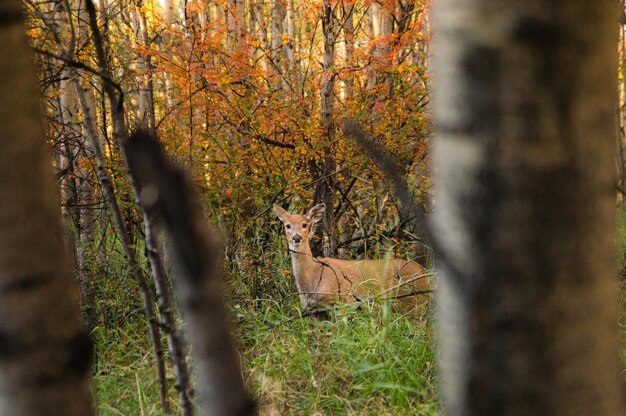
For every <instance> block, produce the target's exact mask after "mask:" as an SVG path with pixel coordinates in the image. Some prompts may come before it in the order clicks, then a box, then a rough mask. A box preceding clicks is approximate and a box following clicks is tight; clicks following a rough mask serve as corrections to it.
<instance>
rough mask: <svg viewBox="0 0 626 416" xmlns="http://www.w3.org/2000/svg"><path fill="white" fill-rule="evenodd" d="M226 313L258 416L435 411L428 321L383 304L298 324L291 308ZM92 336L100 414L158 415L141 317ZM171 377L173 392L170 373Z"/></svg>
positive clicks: (236, 309) (268, 307)
mask: <svg viewBox="0 0 626 416" xmlns="http://www.w3.org/2000/svg"><path fill="white" fill-rule="evenodd" d="M232 310H233V315H234V318H235V319H236V323H237V326H236V331H235V333H236V338H237V340H238V344H239V350H240V353H241V359H242V363H243V367H244V374H245V376H246V378H247V382H248V384H249V385H250V386H251V387H252V389H253V391H254V394H255V395H256V397H257V400H258V402H259V406H260V409H261V414H262V415H272V416H273V415H403V414H412V415H435V414H438V412H439V411H438V409H439V407H438V406H439V405H438V397H437V387H436V386H437V380H436V372H435V365H434V362H435V351H434V349H433V345H434V342H433V331H432V325H431V323H430V322H429V320H417V319H414V318H407V317H404V316H402V315H398V314H396V313H394V312H393V311H391V309H390V308H389V307H388V306H385V305H374V306H365V307H361V308H359V310H358V311H357V310H355V307H350V306H348V307H347V308H345V310H340V311H338V312H337V313H336V314H335V315H334V317H333V318H332V319H330V320H320V319H315V318H300V317H299V316H298V309H297V306H296V305H288V306H287V307H284V306H283V305H281V304H279V303H277V302H270V301H266V302H263V305H257V307H256V308H253V309H251V310H248V309H245V308H242V307H240V306H238V305H235V306H234V308H233V309H232ZM95 335H96V345H97V347H96V348H97V359H96V369H95V395H96V404H97V408H98V414H99V415H159V414H161V413H160V407H159V398H158V385H157V380H156V371H155V369H154V365H153V363H152V351H151V348H150V344H149V342H148V339H149V337H148V336H147V330H146V326H145V324H143V323H142V322H141V319H139V320H137V321H136V322H132V320H128V321H127V323H126V324H124V325H122V326H120V327H116V328H115V329H109V330H107V331H97V333H96V334H95ZM168 379H169V381H170V384H171V385H173V384H174V379H173V373H172V372H171V369H168ZM171 388H172V394H171V397H172V398H175V397H176V394H175V392H174V391H173V387H171ZM173 401H174V402H175V400H173ZM173 404H174V406H175V403H173Z"/></svg>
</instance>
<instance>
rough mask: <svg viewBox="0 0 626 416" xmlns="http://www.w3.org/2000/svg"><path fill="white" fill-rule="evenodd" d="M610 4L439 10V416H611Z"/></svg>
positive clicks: (474, 0) (618, 381)
mask: <svg viewBox="0 0 626 416" xmlns="http://www.w3.org/2000/svg"><path fill="white" fill-rule="evenodd" d="M616 6H617V2H614V1H612V0H598V1H594V2H590V1H585V0H573V1H570V2H560V3H555V2H552V1H547V0H538V1H533V2H527V1H521V0H518V1H510V2H492V1H489V0H442V1H440V2H438V3H437V7H436V9H435V23H436V25H435V27H436V30H437V34H436V40H435V44H434V47H433V49H434V50H436V54H435V55H434V60H435V61H434V74H435V87H436V89H435V103H434V113H435V119H436V125H437V136H438V138H437V141H436V144H435V149H434V150H435V152H434V161H435V169H434V170H435V172H437V175H438V176H437V178H436V181H435V182H436V184H437V188H436V193H435V201H436V204H437V208H436V209H435V219H434V226H435V227H434V228H435V233H436V234H435V241H436V243H437V244H436V249H437V251H438V255H439V261H438V264H439V267H440V272H441V276H440V281H439V296H438V298H439V300H438V303H439V306H438V308H439V314H440V316H439V328H440V337H441V346H440V352H441V360H442V364H441V368H442V373H441V374H442V382H443V401H444V405H445V410H446V412H447V414H449V415H452V416H454V415H532V414H534V415H539V414H542V415H605V416H606V415H609V416H610V415H623V414H624V408H623V403H624V400H623V377H622V368H623V366H622V364H621V362H620V354H619V348H618V338H619V337H618V331H617V321H618V308H617V305H618V299H617V286H616V281H615V274H616V270H615V244H614V238H615V237H614V236H615V234H614V230H615V223H614V216H615V206H614V190H615V176H614V169H613V160H614V159H613V158H614V148H615V144H614V122H613V120H614V108H615V101H614V96H615V80H616V79H617V78H616V68H617V65H616V57H615V53H616V47H615V46H616V45H615V40H616V24H615V23H616V22H617V13H616V12H617V9H616Z"/></svg>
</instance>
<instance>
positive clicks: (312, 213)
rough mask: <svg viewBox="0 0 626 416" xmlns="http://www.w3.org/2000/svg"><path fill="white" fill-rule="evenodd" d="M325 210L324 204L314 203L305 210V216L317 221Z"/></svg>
mask: <svg viewBox="0 0 626 416" xmlns="http://www.w3.org/2000/svg"><path fill="white" fill-rule="evenodd" d="M324 211H326V205H324V204H319V205H315V206H314V207H313V208H311V209H310V210H309V212H307V214H306V216H307V218H308V219H309V221H311V222H318V221H319V220H321V219H322V214H323V213H324Z"/></svg>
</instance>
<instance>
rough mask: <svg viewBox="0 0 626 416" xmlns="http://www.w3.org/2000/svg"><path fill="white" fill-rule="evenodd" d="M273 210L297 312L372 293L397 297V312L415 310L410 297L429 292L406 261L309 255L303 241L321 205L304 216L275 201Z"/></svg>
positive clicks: (368, 296) (417, 270)
mask: <svg viewBox="0 0 626 416" xmlns="http://www.w3.org/2000/svg"><path fill="white" fill-rule="evenodd" d="M273 208H274V212H275V213H276V215H277V216H278V218H279V219H280V221H281V222H282V223H283V226H284V230H285V236H286V237H287V244H288V247H289V252H290V254H291V263H292V267H293V275H294V278H295V281H296V286H297V289H298V294H299V296H300V306H301V308H302V315H303V316H309V315H315V314H317V313H323V312H325V311H327V310H328V308H329V307H332V306H334V305H336V304H340V303H351V302H356V301H362V300H368V299H372V298H374V297H376V296H380V297H382V298H383V299H398V301H399V302H401V303H402V304H403V305H402V306H403V307H402V308H399V309H400V310H401V311H403V312H409V311H415V310H417V309H418V306H419V305H418V296H416V295H417V294H421V293H428V292H430V290H429V285H430V279H429V276H430V275H429V274H428V273H426V272H425V271H424V269H423V268H422V267H421V266H420V265H419V264H417V263H415V262H412V261H407V260H401V259H381V260H374V259H368V260H343V259H335V258H329V257H314V256H313V254H312V252H311V246H310V242H309V240H310V237H311V236H312V235H313V231H312V229H313V227H314V225H315V224H316V223H317V222H319V221H320V220H321V219H322V214H323V213H324V211H325V210H326V207H325V205H324V204H319V205H315V206H314V207H313V208H311V209H310V210H309V211H308V212H307V213H306V214H304V215H300V214H294V213H289V212H287V211H286V210H285V209H283V208H282V207H281V206H280V205H277V204H274V206H273Z"/></svg>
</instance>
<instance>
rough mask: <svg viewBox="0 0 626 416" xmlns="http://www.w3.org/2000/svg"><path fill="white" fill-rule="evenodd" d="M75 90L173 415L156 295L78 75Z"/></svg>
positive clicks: (164, 396) (163, 397) (163, 394)
mask: <svg viewBox="0 0 626 416" xmlns="http://www.w3.org/2000/svg"><path fill="white" fill-rule="evenodd" d="M73 75H74V76H73V80H74V86H75V89H76V93H77V95H78V98H79V101H80V104H81V107H82V111H83V123H84V129H85V131H86V132H87V139H88V140H89V141H90V143H91V147H92V149H93V152H94V155H95V158H96V168H97V173H98V179H99V181H100V186H101V187H102V193H103V194H104V197H105V198H106V201H107V205H108V207H109V210H110V211H111V215H112V216H113V225H114V226H115V230H116V232H117V235H118V238H119V239H120V242H121V244H122V247H123V249H124V254H125V255H126V259H127V261H128V265H129V267H130V269H131V273H132V274H133V278H134V279H135V281H136V282H137V286H139V289H140V290H141V293H142V296H143V302H144V312H145V314H146V318H147V320H148V327H149V329H150V338H151V341H152V345H153V348H154V355H155V363H156V367H157V373H158V377H159V382H160V386H161V390H160V394H161V405H162V408H163V411H164V412H166V413H168V412H169V401H168V400H167V382H166V379H165V363H164V361H163V346H162V344H161V338H160V333H159V328H158V321H157V317H156V311H155V309H154V297H153V295H152V290H151V289H150V286H149V285H148V282H147V280H146V277H145V275H144V273H143V271H142V270H141V266H140V265H139V262H138V261H137V253H136V251H135V250H134V248H133V247H134V244H133V243H132V236H131V235H130V234H129V232H128V229H127V228H126V227H125V225H124V224H125V221H124V216H123V215H122V211H121V209H120V206H119V204H118V202H117V197H116V196H115V189H114V188H113V180H112V178H111V174H110V173H109V171H108V169H107V167H106V163H105V156H104V153H103V152H102V149H101V148H100V143H99V142H98V139H97V137H98V134H97V128H96V123H95V116H94V114H93V111H94V110H93V108H91V107H90V106H89V104H90V102H89V101H88V100H87V97H86V94H85V91H84V90H83V88H82V86H81V85H80V82H79V81H78V76H77V74H76V73H74V74H73Z"/></svg>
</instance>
